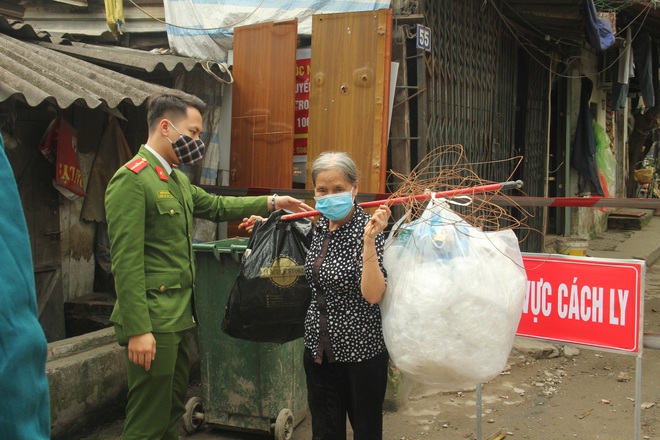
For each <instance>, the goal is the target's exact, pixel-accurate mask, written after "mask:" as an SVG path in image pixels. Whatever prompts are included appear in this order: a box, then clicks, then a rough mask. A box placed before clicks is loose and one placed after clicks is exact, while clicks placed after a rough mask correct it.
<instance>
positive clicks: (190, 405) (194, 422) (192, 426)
mask: <svg viewBox="0 0 660 440" xmlns="http://www.w3.org/2000/svg"><path fill="white" fill-rule="evenodd" d="M203 424H204V408H203V407H202V399H201V397H191V398H190V399H188V401H187V402H186V412H185V414H183V415H182V416H181V425H182V426H183V429H184V431H186V433H188V434H193V433H195V432H197V431H199V429H200V428H201V427H202V425H203Z"/></svg>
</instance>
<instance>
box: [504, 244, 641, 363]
mask: <svg viewBox="0 0 660 440" xmlns="http://www.w3.org/2000/svg"><path fill="white" fill-rule="evenodd" d="M523 261H524V264H525V269H526V271H527V292H526V294H525V303H524V306H523V313H522V317H521V319H520V324H519V325H518V331H517V332H516V334H517V335H518V336H525V337H531V338H536V339H547V340H553V341H559V342H566V343H572V344H579V345H586V346H593V347H600V348H605V349H612V350H621V351H626V352H631V353H636V352H638V351H639V345H640V344H639V343H640V339H641V337H640V327H641V320H642V304H643V302H642V298H643V281H644V272H645V263H644V261H641V260H608V259H598V258H589V257H563V256H558V255H553V256H551V257H548V256H544V255H531V254H527V255H524V256H523Z"/></svg>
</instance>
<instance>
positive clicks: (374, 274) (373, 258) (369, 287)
mask: <svg viewBox="0 0 660 440" xmlns="http://www.w3.org/2000/svg"><path fill="white" fill-rule="evenodd" d="M390 215H391V211H390V208H389V207H388V206H387V205H381V206H380V207H379V208H378V210H376V212H375V213H374V215H373V216H371V219H370V220H369V223H367V225H366V226H365V228H364V238H363V240H364V245H363V248H362V284H361V285H360V288H361V290H362V296H364V298H365V299H366V300H367V302H369V303H370V304H378V303H379V302H380V300H381V298H382V297H383V293H385V287H386V284H385V275H384V274H383V271H382V270H381V269H380V264H379V262H378V251H377V250H376V237H377V236H378V234H380V233H381V232H383V230H384V229H385V227H386V226H387V220H388V219H389V217H390Z"/></svg>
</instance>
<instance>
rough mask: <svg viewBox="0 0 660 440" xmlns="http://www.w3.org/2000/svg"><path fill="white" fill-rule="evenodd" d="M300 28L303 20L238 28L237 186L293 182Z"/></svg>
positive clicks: (234, 180) (233, 179)
mask: <svg viewBox="0 0 660 440" xmlns="http://www.w3.org/2000/svg"><path fill="white" fill-rule="evenodd" d="M297 31H298V21H297V20H287V21H282V22H269V23H258V24H255V25H250V26H241V27H237V28H236V29H235V33H234V67H233V73H234V86H233V87H234V89H233V92H232V136H231V176H230V185H231V186H240V187H254V186H261V187H269V188H291V186H292V181H293V180H292V179H293V165H292V164H293V124H294V110H295V108H294V98H295V68H296V45H297ZM255 142H257V143H258V145H256V144H255Z"/></svg>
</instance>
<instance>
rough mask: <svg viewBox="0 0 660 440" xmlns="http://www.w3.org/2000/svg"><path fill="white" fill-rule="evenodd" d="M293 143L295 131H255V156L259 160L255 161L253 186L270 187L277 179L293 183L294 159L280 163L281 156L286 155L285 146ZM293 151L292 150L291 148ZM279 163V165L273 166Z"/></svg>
mask: <svg viewBox="0 0 660 440" xmlns="http://www.w3.org/2000/svg"><path fill="white" fill-rule="evenodd" d="M289 144H291V145H293V132H292V131H281V132H271V133H265V134H261V133H255V134H254V135H253V146H254V156H255V157H258V158H259V160H255V161H253V162H252V163H253V168H252V186H255V187H263V188H269V187H270V182H271V181H273V180H275V181H278V182H284V181H285V180H287V179H288V181H289V182H290V183H289V185H288V186H287V187H289V188H290V187H291V185H292V180H291V179H292V176H293V159H291V161H289V162H287V163H286V164H280V158H281V157H282V156H286V151H283V150H282V149H283V148H288V145H289ZM289 151H292V150H289ZM273 164H277V166H273Z"/></svg>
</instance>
